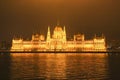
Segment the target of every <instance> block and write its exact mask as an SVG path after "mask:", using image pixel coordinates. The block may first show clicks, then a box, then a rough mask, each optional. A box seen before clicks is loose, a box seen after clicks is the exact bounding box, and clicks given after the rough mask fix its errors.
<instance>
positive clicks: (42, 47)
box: [11, 26, 106, 51]
mask: <svg viewBox="0 0 120 80" xmlns="http://www.w3.org/2000/svg"><path fill="white" fill-rule="evenodd" d="M11 50H12V51H34V50H35V51H94V50H95V51H96V50H97V51H105V50H106V46H105V37H104V36H102V37H96V36H95V37H94V38H93V39H92V40H85V36H84V34H77V35H74V37H73V39H72V41H69V40H66V29H65V27H64V28H63V29H62V27H60V26H56V27H55V29H54V31H53V35H51V32H50V27H48V32H47V37H46V40H45V37H44V35H39V34H35V35H32V40H31V41H23V39H13V40H12V47H11Z"/></svg>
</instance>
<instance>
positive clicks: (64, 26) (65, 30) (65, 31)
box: [63, 26, 66, 34]
mask: <svg viewBox="0 0 120 80" xmlns="http://www.w3.org/2000/svg"><path fill="white" fill-rule="evenodd" d="M63 30H64V33H65V34H66V29H65V26H64V28H63Z"/></svg>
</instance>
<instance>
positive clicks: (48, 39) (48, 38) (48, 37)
mask: <svg viewBox="0 0 120 80" xmlns="http://www.w3.org/2000/svg"><path fill="white" fill-rule="evenodd" d="M50 39H51V38H50V27H49V26H48V32H47V42H49V41H50Z"/></svg>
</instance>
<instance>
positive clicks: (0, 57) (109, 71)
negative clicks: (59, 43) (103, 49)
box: [0, 53, 120, 80]
mask: <svg viewBox="0 0 120 80" xmlns="http://www.w3.org/2000/svg"><path fill="white" fill-rule="evenodd" d="M119 76H120V55H119V54H102V53H101V54H100V53H98V54H97V53H83V54H82V53H80V54H78V53H77V54H76V53H72V54H63V53H60V54H54V53H50V54H46V53H45V54H41V53H39V54H38V53H34V54H33V53H13V54H0V80H115V79H120V77H119Z"/></svg>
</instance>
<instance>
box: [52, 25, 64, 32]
mask: <svg viewBox="0 0 120 80" xmlns="http://www.w3.org/2000/svg"><path fill="white" fill-rule="evenodd" d="M54 31H63V30H62V28H61V27H59V26H56V27H55V30H54Z"/></svg>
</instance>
